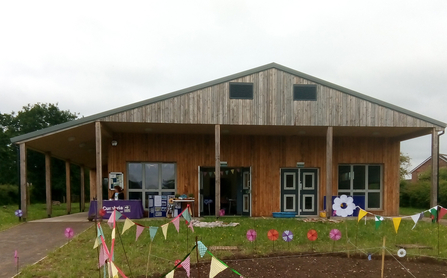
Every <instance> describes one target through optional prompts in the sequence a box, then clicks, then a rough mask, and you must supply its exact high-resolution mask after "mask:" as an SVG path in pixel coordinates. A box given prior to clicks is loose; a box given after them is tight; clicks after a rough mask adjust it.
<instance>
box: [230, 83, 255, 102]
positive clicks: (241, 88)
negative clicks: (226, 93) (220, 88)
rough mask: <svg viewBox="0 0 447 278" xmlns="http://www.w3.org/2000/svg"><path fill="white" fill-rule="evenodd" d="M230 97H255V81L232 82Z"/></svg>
mask: <svg viewBox="0 0 447 278" xmlns="http://www.w3.org/2000/svg"><path fill="white" fill-rule="evenodd" d="M230 98H232V99H253V83H230Z"/></svg>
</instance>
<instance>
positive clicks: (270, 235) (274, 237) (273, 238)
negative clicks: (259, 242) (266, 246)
mask: <svg viewBox="0 0 447 278" xmlns="http://www.w3.org/2000/svg"><path fill="white" fill-rule="evenodd" d="M267 236H268V238H269V239H270V240H271V241H272V243H273V250H275V241H276V240H278V237H279V233H278V231H277V230H275V229H271V230H270V231H268V233H267Z"/></svg>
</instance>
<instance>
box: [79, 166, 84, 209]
mask: <svg viewBox="0 0 447 278" xmlns="http://www.w3.org/2000/svg"><path fill="white" fill-rule="evenodd" d="M80 167H81V199H80V202H81V211H82V212H83V211H84V210H85V169H84V165H81V166H80Z"/></svg>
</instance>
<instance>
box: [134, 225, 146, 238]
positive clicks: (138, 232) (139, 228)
mask: <svg viewBox="0 0 447 278" xmlns="http://www.w3.org/2000/svg"><path fill="white" fill-rule="evenodd" d="M143 230H144V227H142V226H140V225H137V234H136V238H135V241H137V240H138V237H139V236H140V235H141V233H142V232H143Z"/></svg>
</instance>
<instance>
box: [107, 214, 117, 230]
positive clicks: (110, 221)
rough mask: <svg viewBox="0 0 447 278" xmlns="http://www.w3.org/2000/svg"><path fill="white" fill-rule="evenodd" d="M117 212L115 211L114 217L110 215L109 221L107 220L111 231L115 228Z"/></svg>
mask: <svg viewBox="0 0 447 278" xmlns="http://www.w3.org/2000/svg"><path fill="white" fill-rule="evenodd" d="M115 212H116V210H113V212H112V215H110V217H109V220H107V224H109V227H110V229H111V228H112V226H113V222H114V221H115V215H116V214H115Z"/></svg>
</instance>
